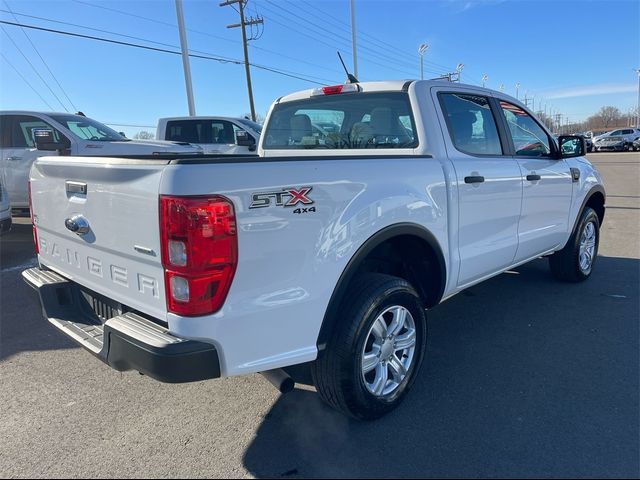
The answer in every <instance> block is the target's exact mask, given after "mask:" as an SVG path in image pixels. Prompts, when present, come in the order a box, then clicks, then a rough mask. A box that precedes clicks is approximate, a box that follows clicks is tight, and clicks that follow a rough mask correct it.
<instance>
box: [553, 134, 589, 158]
mask: <svg viewBox="0 0 640 480" xmlns="http://www.w3.org/2000/svg"><path fill="white" fill-rule="evenodd" d="M558 146H559V147H560V158H571V157H582V156H583V155H584V154H585V152H586V151H587V147H586V144H585V141H584V137H582V136H580V135H560V137H558Z"/></svg>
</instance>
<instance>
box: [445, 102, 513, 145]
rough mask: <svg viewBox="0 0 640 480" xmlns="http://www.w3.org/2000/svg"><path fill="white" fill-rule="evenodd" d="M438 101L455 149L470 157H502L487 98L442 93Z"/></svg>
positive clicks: (496, 128) (494, 121)
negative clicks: (470, 155)
mask: <svg viewBox="0 0 640 480" xmlns="http://www.w3.org/2000/svg"><path fill="white" fill-rule="evenodd" d="M440 100H441V104H442V108H443V110H444V114H445V115H446V118H447V126H448V127H449V134H450V135H451V141H452V142H453V144H454V145H455V147H456V149H458V150H460V151H461V152H464V153H469V154H472V155H502V145H501V144H500V136H499V135H498V127H497V126H496V120H495V118H494V117H493V113H492V112H491V106H490V105H489V99H488V98H487V97H482V96H479V95H471V94H459V93H443V94H440Z"/></svg>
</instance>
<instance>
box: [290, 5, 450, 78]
mask: <svg viewBox="0 0 640 480" xmlns="http://www.w3.org/2000/svg"><path fill="white" fill-rule="evenodd" d="M299 1H301V3H303V4H305V5H307V6H308V7H309V8H312V9H313V10H315V11H316V12H319V13H321V14H323V15H324V16H326V17H327V18H329V19H331V20H332V21H337V22H338V23H340V24H342V25H344V27H341V26H339V25H336V27H337V28H340V29H341V30H342V31H344V32H346V33H349V34H350V33H351V30H350V29H349V24H348V23H347V22H345V21H344V20H342V19H340V18H338V17H336V16H334V15H331V14H329V13H327V12H326V11H324V10H322V9H320V8H318V7H316V6H314V5H312V4H310V3H309V2H307V1H304V0H299ZM296 5H297V7H298V8H300V5H299V4H298V3H297V2H296ZM306 11H307V12H309V10H306ZM358 34H359V35H360V36H361V37H366V38H368V39H369V40H367V41H368V42H371V43H374V44H377V45H378V47H377V48H381V49H384V50H387V51H388V52H390V53H392V54H393V55H396V56H402V57H404V58H405V59H406V61H407V62H409V63H410V64H412V65H413V62H414V61H415V58H414V57H413V56H411V55H409V54H408V53H406V52H403V51H402V50H401V49H400V48H399V47H396V46H393V45H391V44H390V43H388V42H385V41H382V40H380V39H379V38H377V37H375V36H373V35H370V34H368V33H366V32H364V31H362V29H358ZM360 43H361V44H362V43H364V42H363V41H362V40H360ZM424 63H425V64H427V65H433V66H434V67H437V68H439V69H444V70H445V71H451V70H453V68H451V66H445V65H441V64H438V63H436V62H432V61H429V60H424ZM433 72H434V71H432V73H433Z"/></svg>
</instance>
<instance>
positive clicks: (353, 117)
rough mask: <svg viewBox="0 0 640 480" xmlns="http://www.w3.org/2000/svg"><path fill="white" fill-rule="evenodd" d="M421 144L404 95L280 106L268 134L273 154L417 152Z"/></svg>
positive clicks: (314, 99) (325, 97) (340, 97)
mask: <svg viewBox="0 0 640 480" xmlns="http://www.w3.org/2000/svg"><path fill="white" fill-rule="evenodd" d="M417 145H418V138H417V135H416V129H415V123H414V120H413V114H412V112H411V105H410V103H409V97H408V95H407V94H406V93H404V92H380V93H361V92H356V93H344V94H337V95H322V96H317V97H311V98H309V99H305V100H299V101H295V102H287V103H282V104H277V105H276V106H275V107H274V109H273V112H272V113H271V117H270V120H269V123H268V124H267V126H266V131H265V133H264V141H263V145H262V146H263V148H264V149H265V150H269V149H272V150H274V149H333V150H338V149H376V148H414V147H416V146H417Z"/></svg>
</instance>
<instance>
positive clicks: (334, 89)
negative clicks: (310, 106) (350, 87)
mask: <svg viewBox="0 0 640 480" xmlns="http://www.w3.org/2000/svg"><path fill="white" fill-rule="evenodd" d="M343 88H344V85H332V86H330V87H322V93H324V94H325V95H335V94H337V93H342V89H343Z"/></svg>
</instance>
